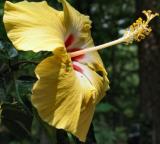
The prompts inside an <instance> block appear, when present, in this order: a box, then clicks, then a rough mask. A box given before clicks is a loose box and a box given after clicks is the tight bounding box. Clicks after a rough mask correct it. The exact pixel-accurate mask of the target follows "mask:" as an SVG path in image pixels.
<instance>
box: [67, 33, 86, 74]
mask: <svg viewBox="0 0 160 144" xmlns="http://www.w3.org/2000/svg"><path fill="white" fill-rule="evenodd" d="M74 41H75V38H74V36H73V34H70V35H69V36H68V37H67V39H66V41H65V47H66V49H67V52H75V51H78V50H81V49H80V48H74V47H72V46H71V45H72V44H73V42H74ZM70 46H71V47H70ZM83 57H84V55H79V56H76V57H73V58H71V60H72V61H77V62H78V61H79V60H80V59H82V58H83ZM73 68H74V70H76V71H78V72H80V73H82V72H83V70H82V69H81V68H80V67H79V66H77V65H76V64H73Z"/></svg>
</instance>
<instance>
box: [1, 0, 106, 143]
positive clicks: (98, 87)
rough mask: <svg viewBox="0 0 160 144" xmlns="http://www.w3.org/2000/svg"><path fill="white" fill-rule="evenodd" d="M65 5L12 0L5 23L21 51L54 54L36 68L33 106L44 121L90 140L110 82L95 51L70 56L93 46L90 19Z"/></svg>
mask: <svg viewBox="0 0 160 144" xmlns="http://www.w3.org/2000/svg"><path fill="white" fill-rule="evenodd" d="M61 2H62V4H63V11H58V10H55V9H53V8H51V7H50V6H49V5H48V4H47V3H46V2H45V1H43V2H27V1H23V2H19V3H15V4H13V3H11V2H9V1H7V2H6V3H5V11H4V24H5V28H6V31H7V34H8V37H9V38H10V40H11V41H12V43H13V44H14V46H15V47H16V48H17V49H18V50H24V51H28V50H32V51H34V52H39V51H51V52H53V56H51V57H48V58H46V59H44V60H43V61H42V62H41V63H40V64H39V65H38V66H37V67H36V70H35V73H36V76H37V78H38V81H37V82H36V83H35V85H34V87H33V95H32V97H31V101H32V104H33V106H34V107H35V108H36V109H37V111H38V113H39V115H40V117H41V118H42V120H44V121H45V122H47V123H48V124H50V125H52V126H55V127H56V128H58V129H65V130H66V131H69V132H71V133H72V134H74V135H75V136H77V137H78V138H79V139H80V140H81V141H85V139H86V135H87V132H88V129H89V126H90V123H91V121H92V117H93V114H94V110H95V106H96V104H97V103H98V102H99V101H100V100H101V99H102V97H103V96H104V95H105V92H106V90H107V89H108V87H109V86H108V83H109V81H108V78H107V72H106V71H105V68H104V66H103V63H102V61H101V58H100V57H99V54H98V53H97V52H96V51H94V52H90V53H87V54H82V55H79V56H75V57H72V58H71V57H70V54H69V53H71V52H74V51H78V50H81V49H85V48H87V47H92V46H94V43H93V40H92V37H91V34H90V28H91V21H90V19H89V17H88V16H85V15H83V14H80V13H79V12H78V11H76V10H75V9H74V8H73V7H72V6H71V5H70V4H69V3H68V2H67V1H66V0H61Z"/></svg>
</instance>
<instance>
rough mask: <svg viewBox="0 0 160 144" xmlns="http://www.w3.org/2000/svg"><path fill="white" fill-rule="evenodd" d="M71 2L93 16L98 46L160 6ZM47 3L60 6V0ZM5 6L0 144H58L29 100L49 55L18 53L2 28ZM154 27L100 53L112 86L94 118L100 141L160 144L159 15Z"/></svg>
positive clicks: (156, 1) (142, 0)
mask: <svg viewBox="0 0 160 144" xmlns="http://www.w3.org/2000/svg"><path fill="white" fill-rule="evenodd" d="M16 1H17V0H12V2H16ZM70 2H71V3H72V5H73V6H74V7H75V8H77V9H78V10H79V11H80V12H82V13H84V14H87V15H90V17H91V19H92V21H93V27H92V35H93V39H94V42H95V44H96V45H98V44H101V43H104V42H107V41H111V40H114V39H116V38H118V37H120V36H121V35H122V33H123V30H124V29H125V28H126V27H128V26H129V25H130V24H132V22H133V21H135V20H136V19H137V18H138V17H139V16H141V11H142V10H143V9H151V10H153V11H156V12H159V10H160V0H74V1H73V0H72V1H70ZM48 3H49V4H50V5H52V6H54V7H57V8H59V7H60V5H59V4H58V3H57V1H56V0H48ZM3 5H4V0H0V18H1V21H0V103H1V124H0V144H56V143H57V142H56V141H57V136H56V130H55V129H53V128H51V127H49V126H48V125H47V124H45V123H43V122H42V121H41V120H40V119H39V118H38V115H37V114H36V111H35V110H34V109H33V108H32V106H31V104H30V95H31V88H32V84H33V83H34V82H35V80H36V79H35V76H34V68H35V66H36V65H37V63H38V62H40V61H41V60H42V59H44V57H46V56H47V55H48V53H41V52H40V53H38V54H37V53H36V54H35V53H33V52H21V51H16V49H15V48H14V47H13V45H12V44H11V43H10V42H9V40H8V39H7V37H6V33H5V30H4V27H3V22H2V16H3ZM37 12H38V10H37ZM152 27H153V33H152V34H151V35H150V36H149V37H148V38H146V39H145V40H143V42H141V43H138V44H137V43H134V44H132V45H123V44H122V45H117V46H114V47H112V48H109V49H105V50H101V51H100V54H101V56H102V59H103V62H104V64H105V66H106V69H107V71H108V74H109V79H110V87H111V89H110V90H109V91H108V92H107V96H106V97H105V98H104V99H103V100H102V101H101V103H100V104H99V105H98V106H97V109H96V113H95V116H94V120H93V124H94V133H95V136H96V139H97V143H98V144H160V76H159V74H160V30H159V29H160V21H159V18H157V19H155V20H154V21H153V22H152ZM63 138H64V137H63ZM69 138H70V141H71V143H74V140H73V138H72V136H71V135H69ZM63 141H65V140H64V139H63ZM65 144H67V143H65Z"/></svg>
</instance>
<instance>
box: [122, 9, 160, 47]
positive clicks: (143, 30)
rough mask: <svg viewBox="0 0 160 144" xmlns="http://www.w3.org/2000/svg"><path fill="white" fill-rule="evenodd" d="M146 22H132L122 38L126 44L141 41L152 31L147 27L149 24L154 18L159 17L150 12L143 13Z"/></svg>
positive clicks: (139, 20) (141, 20)
mask: <svg viewBox="0 0 160 144" xmlns="http://www.w3.org/2000/svg"><path fill="white" fill-rule="evenodd" d="M143 13H144V14H145V16H146V17H147V20H146V21H145V20H143V19H142V18H138V19H137V20H136V22H134V23H133V24H132V25H131V26H130V27H129V29H127V30H126V32H125V34H124V37H125V39H126V40H125V42H126V43H127V44H129V43H132V42H133V41H138V42H139V41H141V40H142V39H144V38H145V37H146V36H147V35H149V34H150V32H151V31H152V29H151V27H149V25H148V24H149V22H150V21H151V20H152V19H153V18H154V17H156V16H159V14H158V13H155V14H153V13H152V11H151V10H148V11H143Z"/></svg>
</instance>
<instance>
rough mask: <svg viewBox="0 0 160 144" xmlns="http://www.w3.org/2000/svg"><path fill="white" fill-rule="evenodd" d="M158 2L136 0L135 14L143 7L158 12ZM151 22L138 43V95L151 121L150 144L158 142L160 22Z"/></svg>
mask: <svg viewBox="0 0 160 144" xmlns="http://www.w3.org/2000/svg"><path fill="white" fill-rule="evenodd" d="M159 3H160V0H136V12H137V15H140V13H141V11H142V10H145V9H146V10H147V9H151V10H153V11H154V12H158V10H156V7H157V5H158V4H159ZM157 9H158V8H157ZM152 24H153V25H152V27H153V32H152V34H151V35H150V37H149V38H147V39H146V40H144V41H143V42H142V43H140V44H139V62H140V96H141V107H142V112H145V113H146V114H148V115H149V116H150V118H151V121H152V128H153V130H152V144H160V33H158V31H159V30H160V24H159V22H158V19H156V20H154V22H152Z"/></svg>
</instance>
